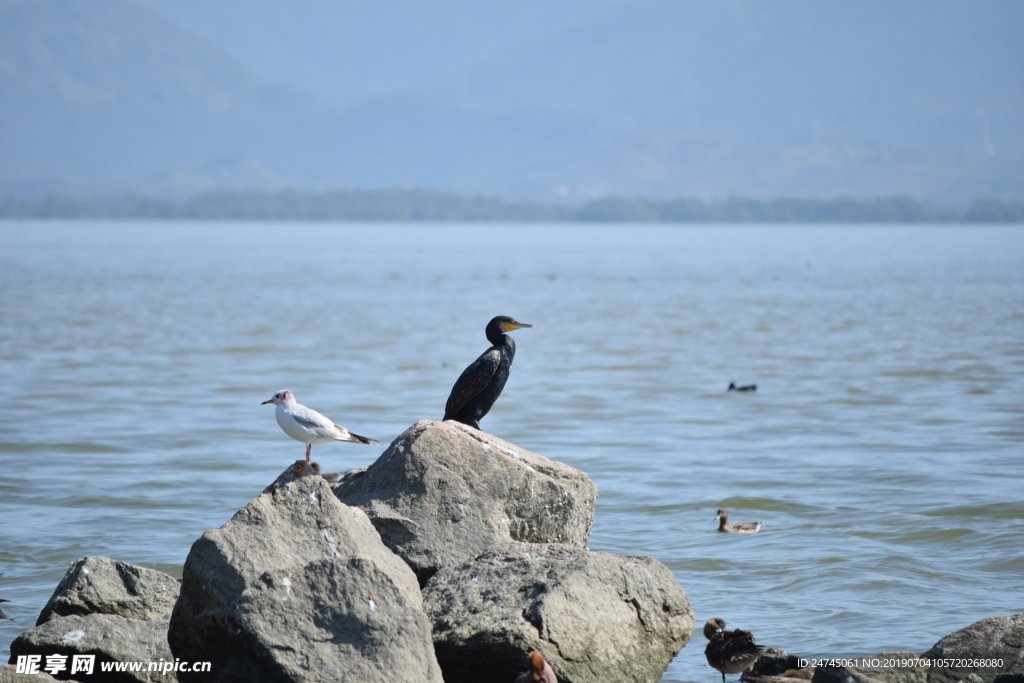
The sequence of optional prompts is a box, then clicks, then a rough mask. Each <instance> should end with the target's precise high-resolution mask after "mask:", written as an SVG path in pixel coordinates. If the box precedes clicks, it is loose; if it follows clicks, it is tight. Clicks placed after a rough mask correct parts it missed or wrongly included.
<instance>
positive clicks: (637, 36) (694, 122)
mask: <svg viewBox="0 0 1024 683" xmlns="http://www.w3.org/2000/svg"><path fill="white" fill-rule="evenodd" d="M1022 25H1024V4H1021V3H1019V2H1016V0H990V1H987V2H984V3H978V2H970V1H967V0H901V2H898V3H883V2H881V1H880V0H861V1H860V2H857V3H843V2H838V1H833V0H774V1H773V2H771V3H767V2H755V1H753V0H692V1H688V0H648V1H643V0H641V1H631V2H625V1H622V0H589V1H585V0H563V2H559V3H550V2H546V3H545V2H541V1H540V0H521V1H520V2H519V3H508V4H504V3H500V2H496V3H479V2H471V1H470V0H438V2H436V3H417V2H414V1H413V0H389V1H388V2H381V3H356V2H354V1H347V0H346V1H341V0H336V1H334V2H331V1H330V0H307V2H304V3H288V4H284V3H274V2H270V0H246V1H243V0H221V1H220V2H218V3H216V4H215V5H213V4H210V3H207V2H199V0H88V1H87V2H67V1H66V0H63V1H62V0H0V197H4V196H6V197H31V196H42V195H46V194H50V193H61V194H75V195H80V196H116V195H119V194H123V193H135V194H139V193H142V194H150V195H154V196H162V197H172V198H173V197H178V198H183V197H189V196H192V195H195V194H198V193H202V192H207V191H210V190H217V189H223V188H248V189H257V190H278V189H285V188H301V189H305V190H309V191H322V190H324V189H327V188H335V187H348V188H379V187H429V188H436V189H439V190H444V191H450V192H464V193H477V192H483V193H489V194H492V195H497V196H503V197H506V198H511V199H530V200H543V201H546V202H548V201H550V202H559V201H562V202H568V203H576V204H578V203H580V202H584V201H586V200H590V199H593V198H597V197H602V196H609V195H618V196H623V195H632V196H647V197H650V198H652V199H654V200H657V199H659V198H660V199H665V198H672V197H691V198H699V199H724V198H727V197H735V196H742V197H751V198H772V197H799V198H819V199H820V198H830V197H851V198H870V197H882V196H894V195H903V196H907V197H911V198H914V199H916V200H923V201H927V202H930V203H932V204H935V205H939V206H941V205H949V206H961V207H966V206H967V205H968V204H970V203H971V202H973V201H974V200H975V199H978V198H992V199H1000V200H1005V201H1018V202H1019V201H1021V200H1024V117H1022V116H1021V115H1020V112H1022V111H1024V41H1021V40H1019V27H1020V26H1022Z"/></svg>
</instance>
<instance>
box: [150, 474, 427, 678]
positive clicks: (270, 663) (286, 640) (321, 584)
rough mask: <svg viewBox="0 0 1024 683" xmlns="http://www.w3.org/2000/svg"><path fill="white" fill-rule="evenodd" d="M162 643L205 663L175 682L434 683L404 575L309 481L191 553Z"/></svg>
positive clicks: (266, 498) (423, 627) (209, 535)
mask: <svg viewBox="0 0 1024 683" xmlns="http://www.w3.org/2000/svg"><path fill="white" fill-rule="evenodd" d="M168 640H169V642H170V645H171V650H172V651H173V652H174V656H175V657H179V658H181V659H182V660H183V661H209V662H212V667H211V672H212V676H211V675H209V674H205V675H198V674H195V675H193V674H181V675H180V676H179V677H180V680H182V681H192V680H196V681H211V680H213V681H257V680H258V681H268V682H274V681H282V682H284V681H289V682H290V681H303V682H310V683H312V682H315V681H323V682H324V683H327V682H331V681H340V680H358V681H361V682H367V683H369V682H372V681H379V682H380V683H386V682H387V683H397V682H406V683H442V681H441V672H440V669H439V668H438V666H437V662H436V660H435V659H434V651H433V644H432V641H431V629H430V623H429V621H428V620H427V618H426V615H425V614H424V613H423V610H422V598H421V596H420V591H419V585H418V583H417V581H416V577H415V575H414V574H413V573H412V570H410V569H409V567H408V566H407V565H406V564H405V563H404V562H402V560H401V559H400V558H399V557H397V556H396V555H395V554H394V553H392V552H391V551H390V550H388V548H387V547H386V546H385V545H384V544H383V542H382V541H381V538H380V536H379V535H378V534H377V532H376V530H375V529H374V527H373V525H372V524H370V520H369V518H368V517H367V516H366V514H365V513H364V512H363V511H362V510H360V509H358V508H354V507H349V506H346V505H343V504H342V503H341V502H340V501H339V500H338V499H337V498H335V496H334V494H333V492H332V491H331V489H330V486H329V485H328V484H327V482H326V481H324V480H323V479H322V478H321V477H320V476H319V475H317V474H315V473H313V472H312V471H308V472H307V473H306V474H305V475H303V476H302V477H296V476H295V475H294V474H293V473H292V472H291V470H290V469H289V470H286V471H285V472H284V473H283V474H282V475H281V476H280V477H279V478H278V480H277V481H276V482H275V483H274V484H272V485H271V486H270V487H268V488H267V489H266V490H265V491H264V492H263V493H262V494H261V495H260V496H258V497H257V498H255V499H254V500H253V501H251V502H250V503H249V504H248V505H246V506H245V507H243V508H242V509H241V510H239V511H238V512H237V513H236V514H235V516H234V517H232V518H231V520H229V521H228V522H226V523H225V524H224V525H223V526H221V527H220V528H218V529H212V530H210V531H207V532H206V533H204V534H203V536H202V537H201V538H200V539H199V540H197V541H196V542H195V543H194V544H193V546H192V550H191V552H190V553H189V555H188V559H187V560H186V562H185V567H184V570H183V574H182V586H181V596H180V597H179V599H178V602H177V604H176V605H175V607H174V611H173V614H172V616H171V621H170V631H169V633H168Z"/></svg>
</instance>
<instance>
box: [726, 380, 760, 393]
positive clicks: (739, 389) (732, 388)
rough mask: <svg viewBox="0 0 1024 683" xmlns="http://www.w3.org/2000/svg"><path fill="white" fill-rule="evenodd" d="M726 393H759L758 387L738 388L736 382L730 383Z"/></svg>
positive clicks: (745, 386)
mask: <svg viewBox="0 0 1024 683" xmlns="http://www.w3.org/2000/svg"><path fill="white" fill-rule="evenodd" d="M726 391H757V385H756V384H744V385H743V386H742V387H738V386H736V383H735V382H729V388H728V389H727V390H726Z"/></svg>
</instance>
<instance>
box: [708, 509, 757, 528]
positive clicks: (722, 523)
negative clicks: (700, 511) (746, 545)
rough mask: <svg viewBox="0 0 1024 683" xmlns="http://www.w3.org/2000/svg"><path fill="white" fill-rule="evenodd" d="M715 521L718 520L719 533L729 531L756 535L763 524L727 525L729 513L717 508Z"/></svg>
mask: <svg viewBox="0 0 1024 683" xmlns="http://www.w3.org/2000/svg"><path fill="white" fill-rule="evenodd" d="M715 519H717V520H718V530H719V531H731V532H733V533H737V534H756V533H757V532H758V531H759V530H760V529H761V525H762V524H764V522H744V523H740V524H729V511H728V510H726V509H724V508H718V514H717V515H715Z"/></svg>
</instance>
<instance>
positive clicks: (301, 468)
mask: <svg viewBox="0 0 1024 683" xmlns="http://www.w3.org/2000/svg"><path fill="white" fill-rule="evenodd" d="M268 403H273V404H274V405H276V406H277V410H276V411H275V412H274V417H276V418H277V424H279V425H281V429H283V430H284V433H285V434H287V435H288V436H290V437H292V438H293V439H295V440H296V441H301V442H302V443H304V444H306V459H305V460H296V461H295V469H294V470H292V471H293V472H295V474H298V475H300V476H301V475H302V474H303V473H304V472H305V471H306V470H307V469H308V468H309V453H310V451H311V450H313V444H317V445H319V444H324V443H331V442H332V441H351V442H353V443H366V444H375V443H379V442H378V441H375V440H373V439H367V438H366V437H365V436H359V435H358V434H353V433H352V432H350V431H348V430H347V429H345V428H344V427H342V426H340V425H336V424H334V423H333V422H331V421H330V420H329V419H327V418H326V417H324V416H323V415H321V414H320V413H318V412H316V411H315V410H313V409H312V408H307V407H306V406H304V405H302V404H301V403H296V402H295V394H293V393H292V392H290V391H288V390H287V389H283V390H281V391H279V392H277V393H276V394H274V395H273V396H272V397H271V398H270V399H268V400H266V401H264V402H263V403H262V404H261V405H267V404H268Z"/></svg>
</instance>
